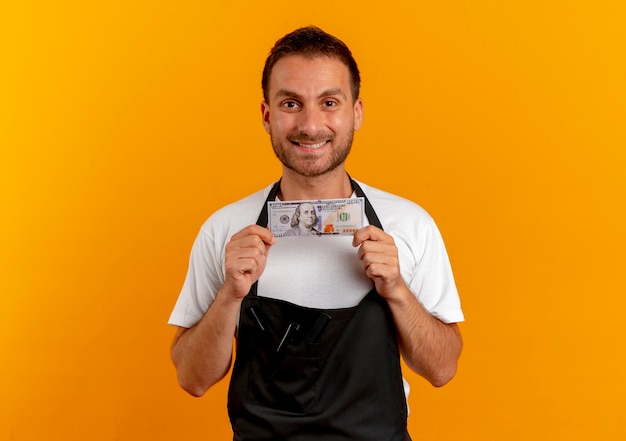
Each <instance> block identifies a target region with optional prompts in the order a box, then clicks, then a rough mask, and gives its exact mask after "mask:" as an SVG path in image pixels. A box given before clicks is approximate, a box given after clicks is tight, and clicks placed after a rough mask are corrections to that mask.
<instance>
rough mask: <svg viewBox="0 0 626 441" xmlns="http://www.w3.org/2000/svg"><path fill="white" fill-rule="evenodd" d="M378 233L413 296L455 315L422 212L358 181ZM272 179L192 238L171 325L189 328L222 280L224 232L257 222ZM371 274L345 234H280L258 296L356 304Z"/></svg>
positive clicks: (434, 235) (439, 252) (448, 281)
mask: <svg viewBox="0 0 626 441" xmlns="http://www.w3.org/2000/svg"><path fill="white" fill-rule="evenodd" d="M359 184H360V185H361V187H362V188H363V191H364V193H365V195H366V196H367V197H368V199H369V200H370V202H371V204H372V206H373V208H374V210H375V211H376V214H377V215H378V217H379V219H380V222H381V224H382V226H383V229H384V230H385V232H387V233H388V234H390V235H391V236H392V237H393V239H394V241H395V243H396V247H397V248H398V256H399V260H400V271H401V274H402V277H403V279H404V281H405V282H406V283H407V285H408V286H409V288H410V289H411V291H412V292H413V293H414V294H415V296H416V297H417V299H418V300H419V302H420V303H421V304H422V305H423V306H424V308H425V309H426V310H428V311H429V312H430V313H431V314H432V315H434V316H435V317H437V318H439V319H440V320H441V321H443V322H445V323H454V322H461V321H463V319H464V317H463V312H462V310H461V305H460V301H459V296H458V293H457V290H456V285H455V283H454V277H453V275H452V270H451V268H450V262H449V260H448V255H447V253H446V249H445V246H444V243H443V240H442V238H441V235H440V233H439V230H438V229H437V226H436V225H435V223H434V221H433V219H432V218H431V217H430V215H429V214H428V213H427V212H426V211H424V210H423V209H422V208H421V207H419V206H418V205H416V204H415V203H413V202H411V201H408V200H406V199H403V198H400V197H398V196H395V195H392V194H390V193H387V192H384V191H381V190H378V189H375V188H373V187H369V186H367V185H365V184H362V183H360V182H359ZM271 188H272V186H271V185H270V186H268V187H266V188H265V189H263V190H261V191H258V192H256V193H254V194H252V195H250V196H248V197H246V198H244V199H242V200H240V201H238V202H235V203H233V204H230V205H228V206H226V207H224V208H222V209H220V210H218V211H217V212H215V213H214V214H213V215H212V216H211V217H210V218H209V219H208V220H207V221H206V222H205V223H204V225H203V226H202V228H201V229H200V232H199V234H198V236H197V238H196V240H195V242H194V245H193V248H192V251H191V257H190V261H189V269H188V272H187V276H186V278H185V282H184V284H183V288H182V290H181V293H180V295H179V297H178V301H177V302H176V305H175V307H174V310H173V312H172V314H171V316H170V319H169V323H170V324H171V325H176V326H182V327H186V328H189V327H192V326H193V325H194V324H195V323H197V322H198V321H199V320H200V319H201V318H202V316H203V314H204V312H205V311H206V310H207V309H208V308H209V306H210V304H211V302H213V300H214V299H215V296H216V294H217V291H218V290H219V289H220V287H221V286H222V284H223V283H224V278H225V275H224V252H225V246H226V244H227V243H228V241H229V240H230V238H231V236H232V235H233V234H235V233H237V232H239V231H240V230H242V229H243V228H245V227H246V226H248V225H251V224H254V223H256V221H257V218H258V216H259V213H260V211H261V209H262V207H263V204H264V203H265V200H266V198H267V196H268V194H269V192H270V190H271ZM372 286H373V283H372V281H371V280H370V279H369V278H368V277H367V276H366V274H365V270H364V269H363V266H362V264H361V262H360V260H359V259H358V256H357V248H354V247H353V246H352V236H310V237H302V236H300V237H281V238H277V240H276V244H274V245H273V246H272V248H271V249H270V252H269V256H268V261H267V265H266V268H265V271H264V272H263V274H262V276H261V277H260V279H259V284H258V295H259V296H264V297H272V298H277V299H282V300H287V301H290V302H292V303H295V304H298V305H301V306H306V307H311V308H323V309H333V308H345V307H351V306H355V305H357V304H358V303H359V302H360V301H361V300H362V299H363V297H364V296H365V295H366V294H367V293H368V292H369V291H370V290H371V288H372Z"/></svg>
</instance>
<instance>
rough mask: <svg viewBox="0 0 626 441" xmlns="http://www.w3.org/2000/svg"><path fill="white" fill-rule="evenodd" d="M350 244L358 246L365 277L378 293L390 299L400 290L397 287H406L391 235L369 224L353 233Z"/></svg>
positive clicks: (396, 249)
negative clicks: (371, 282)
mask: <svg viewBox="0 0 626 441" xmlns="http://www.w3.org/2000/svg"><path fill="white" fill-rule="evenodd" d="M352 246H354V247H359V259H361V262H363V267H364V268H365V273H366V274H367V277H369V278H370V279H372V280H373V281H374V285H375V286H376V291H378V294H380V295H381V296H382V297H384V298H386V299H391V298H392V297H394V295H396V294H397V293H398V294H399V293H400V292H401V291H399V290H398V288H406V284H405V283H404V280H403V279H402V276H401V274H400V261H399V259H398V248H396V243H395V242H394V240H393V237H391V236H390V235H389V234H387V233H385V232H384V231H383V230H381V229H380V228H378V227H375V226H373V225H369V226H367V227H363V228H361V229H360V230H358V231H357V232H356V233H354V238H353V239H352Z"/></svg>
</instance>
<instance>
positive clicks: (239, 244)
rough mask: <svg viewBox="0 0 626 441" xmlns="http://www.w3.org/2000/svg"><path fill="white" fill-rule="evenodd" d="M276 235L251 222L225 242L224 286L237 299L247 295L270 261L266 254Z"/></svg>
mask: <svg viewBox="0 0 626 441" xmlns="http://www.w3.org/2000/svg"><path fill="white" fill-rule="evenodd" d="M275 241H276V238H275V237H274V235H273V234H272V233H271V232H270V231H269V230H268V229H267V228H263V227H260V226H258V225H250V226H248V227H246V228H244V229H243V230H241V231H240V232H238V233H236V234H234V235H233V236H232V237H231V238H230V241H229V242H228V243H227V244H226V257H225V268H226V280H225V282H224V287H225V288H226V287H227V288H228V290H227V291H228V292H229V293H230V295H231V296H232V297H233V298H235V299H242V298H244V297H245V296H246V295H247V294H248V292H250V288H251V287H252V284H253V283H254V282H256V281H257V280H258V279H259V277H261V274H263V270H264V269H265V264H266V263H267V255H268V253H269V251H270V247H271V246H272V245H273V244H274V242H275Z"/></svg>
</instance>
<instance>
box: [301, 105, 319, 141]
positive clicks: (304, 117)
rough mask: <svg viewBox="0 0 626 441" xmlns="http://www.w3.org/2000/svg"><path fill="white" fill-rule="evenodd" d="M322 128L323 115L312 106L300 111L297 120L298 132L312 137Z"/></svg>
mask: <svg viewBox="0 0 626 441" xmlns="http://www.w3.org/2000/svg"><path fill="white" fill-rule="evenodd" d="M323 126H324V123H323V115H322V112H320V111H319V110H318V109H316V108H315V107H313V106H307V107H304V108H303V109H302V111H300V114H299V119H298V130H300V131H301V132H303V133H306V134H307V135H310V136H314V135H315V134H316V133H317V132H320V131H321V130H322V128H323Z"/></svg>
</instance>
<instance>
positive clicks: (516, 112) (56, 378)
mask: <svg viewBox="0 0 626 441" xmlns="http://www.w3.org/2000/svg"><path fill="white" fill-rule="evenodd" d="M5 3H6V4H3V6H2V7H0V63H1V66H0V112H1V113H0V148H1V151H0V206H1V207H2V208H1V209H2V216H0V218H1V220H0V223H1V225H0V243H2V246H1V248H0V249H1V251H0V293H1V297H0V298H1V300H0V302H1V303H0V327H1V329H0V331H1V332H0V347H1V348H2V350H1V353H2V362H1V363H0V440H15V441H41V440H47V441H52V440H59V441H69V440H81V441H82V440H90V441H99V440H128V441H137V440H151V441H157V440H172V439H215V440H217V439H228V436H229V426H228V421H227V417H226V412H225V401H226V398H225V393H226V384H225V383H222V384H221V385H219V386H218V387H216V388H215V389H213V390H211V391H210V392H209V393H208V394H207V395H206V396H205V397H204V398H202V399H193V398H191V397H189V396H187V395H185V394H184V392H182V391H181V390H180V389H179V388H178V386H177V384H176V380H175V375H174V369H173V367H172V365H171V362H170V360H169V354H168V347H169V344H170V340H171V337H172V335H173V330H172V329H171V328H169V327H168V326H167V325H166V321H167V318H168V316H169V312H170V310H171V308H172V306H173V303H174V301H175V299H176V297H177V295H178V290H179V289H180V286H181V284H182V281H183V277H184V274H185V270H186V265H187V258H188V253H189V249H190V246H191V243H192V240H193V238H194V236H195V234H196V232H197V230H198V228H199V226H200V224H201V223H202V222H203V220H204V219H205V218H206V217H207V216H208V215H209V214H210V213H211V212H213V211H214V210H215V209H217V208H218V207H220V206H222V205H223V204H225V203H226V202H230V201H233V200H236V199H238V198H240V197H242V196H244V195H246V194H248V193H251V192H252V191H255V190H257V189H258V188H260V187H262V186H265V185H267V184H268V183H269V182H270V181H272V180H273V179H276V178H277V177H278V174H279V171H280V168H279V166H278V163H277V161H276V160H275V158H274V157H273V154H272V152H271V148H270V146H269V142H268V139H267V136H266V134H265V132H264V131H263V128H262V126H261V119H260V112H259V103H260V100H261V91H260V86H259V83H260V71H261V68H262V63H263V60H264V58H265V55H266V53H267V51H268V50H269V48H270V47H271V45H272V44H273V42H274V41H275V40H276V39H277V38H278V37H280V36H282V35H283V34H284V33H286V32H288V31H290V30H292V29H293V28H295V27H297V26H302V25H306V24H312V23H313V24H317V25H319V26H321V27H322V28H324V29H326V30H328V31H329V32H331V33H335V34H336V35H338V36H339V37H341V38H343V39H344V40H345V41H346V42H347V43H348V44H349V45H350V46H351V47H352V48H353V51H354V53H355V55H356V57H357V59H358V60H359V62H360V67H361V70H362V73H363V99H364V101H365V115H366V118H365V125H364V127H363V129H362V130H361V131H360V132H359V133H358V134H357V137H356V142H355V147H354V150H353V154H352V156H351V158H350V160H349V170H350V172H351V173H352V174H353V175H354V176H356V177H358V178H359V179H361V180H364V181H366V182H368V183H370V184H372V185H375V186H378V187H381V188H384V189H386V190H389V191H392V192H395V193H398V194H400V195H403V196H406V197H408V198H411V199H413V200H415V201H417V202H418V203H420V204H421V205H423V206H424V207H425V208H426V209H427V210H429V211H430V212H431V213H432V214H433V216H434V217H435V218H436V219H437V221H438V223H439V226H440V228H441V230H442V231H443V234H444V238H445V240H446V244H447V246H448V249H449V253H450V256H451V260H452V263H453V266H454V268H455V274H456V277H457V283H458V287H459V290H460V292H461V295H462V301H463V306H464V311H465V313H466V317H467V322H466V323H465V324H463V325H462V331H463V334H464V338H465V345H466V346H465V351H464V354H463V356H462V359H461V364H460V371H459V373H458V376H457V377H456V379H455V380H454V381H453V382H452V383H451V384H449V385H448V386H446V387H445V388H443V389H433V388H431V387H429V386H427V385H426V383H425V382H424V381H423V380H420V379H419V378H416V377H415V376H411V375H409V379H410V380H411V381H412V383H413V395H412V396H411V402H410V404H411V409H412V414H411V417H410V428H411V431H412V433H413V436H414V438H415V439H428V440H452V439H476V440H503V439H506V440H509V441H514V440H529V439H533V440H540V439H546V440H548V439H549V440H552V439H569V440H591V439H593V440H618V439H625V438H626V429H625V427H624V424H623V415H622V414H623V409H624V407H625V405H626V402H625V401H626V399H625V397H626V380H625V379H624V373H625V371H626V370H625V364H624V348H625V347H626V345H625V343H626V341H625V336H626V333H625V331H624V328H623V325H621V323H620V322H621V312H622V311H623V310H624V308H625V307H626V300H625V298H626V296H625V295H624V294H626V292H625V290H624V257H623V251H624V249H626V235H625V233H624V225H626V210H625V201H626V178H625V177H624V175H625V172H624V170H625V166H626V153H625V150H626V124H625V121H626V61H625V57H624V54H625V52H626V31H625V30H624V29H625V28H624V23H625V22H626V6H624V3H623V2H620V1H610V0H597V1H594V2H588V1H543V0H541V1H540V0H529V1H523V2H522V1H512V2H502V1H498V0H484V1H461V0H457V1H452V2H440V3H437V2H435V3H436V5H435V4H431V3H433V2H412V1H406V2H404V3H402V2H394V1H392V2H386V3H385V8H381V6H380V5H378V4H376V3H375V2H370V3H367V2H359V3H358V4H354V5H350V4H348V3H349V2H345V3H342V2H337V1H330V2H327V1H320V2H313V3H311V2H309V3H306V4H305V3H294V2H291V1H289V2H287V1H284V0H277V1H274V2H270V3H267V2H256V1H255V2H250V5H249V6H248V5H241V4H238V2H223V1H220V2H217V1H208V2H207V1H196V2H194V1H185V2H178V4H177V6H174V2H172V3H170V2H159V1H150V2H148V1H146V2H123V1H114V2H82V1H75V0H64V1H56V2H52V1H32V0H31V1H21V2H5ZM91 3H95V5H90V4H91ZM609 312H611V314H609ZM613 313H615V314H616V316H613V315H612V314H613Z"/></svg>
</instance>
